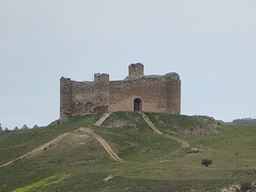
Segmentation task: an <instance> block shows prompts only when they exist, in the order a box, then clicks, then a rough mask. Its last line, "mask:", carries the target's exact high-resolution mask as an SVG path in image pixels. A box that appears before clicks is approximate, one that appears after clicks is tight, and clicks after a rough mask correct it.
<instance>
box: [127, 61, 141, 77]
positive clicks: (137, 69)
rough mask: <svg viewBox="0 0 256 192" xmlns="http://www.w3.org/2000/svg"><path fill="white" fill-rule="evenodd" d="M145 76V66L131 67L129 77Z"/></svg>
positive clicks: (136, 65)
mask: <svg viewBox="0 0 256 192" xmlns="http://www.w3.org/2000/svg"><path fill="white" fill-rule="evenodd" d="M139 75H144V65H143V64H141V63H136V64H131V65H129V76H130V77H133V76H139Z"/></svg>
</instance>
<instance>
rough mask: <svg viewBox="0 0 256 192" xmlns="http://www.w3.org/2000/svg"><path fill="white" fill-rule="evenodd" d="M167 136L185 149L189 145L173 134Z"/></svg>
mask: <svg viewBox="0 0 256 192" xmlns="http://www.w3.org/2000/svg"><path fill="white" fill-rule="evenodd" d="M169 137H170V138H172V139H173V140H176V141H178V142H179V143H180V144H181V147H182V148H183V149H186V148H188V147H190V145H189V144H188V143H187V142H186V141H183V140H181V139H178V138H176V137H173V136H169Z"/></svg>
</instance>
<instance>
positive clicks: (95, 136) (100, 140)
mask: <svg viewBox="0 0 256 192" xmlns="http://www.w3.org/2000/svg"><path fill="white" fill-rule="evenodd" d="M79 130H80V131H84V132H86V133H87V134H89V135H91V136H92V137H94V138H95V139H97V140H98V141H99V142H100V144H101V145H102V146H103V147H104V148H105V150H106V151H107V152H108V153H109V155H110V156H111V157H112V158H113V159H114V160H116V161H119V162H121V161H122V159H121V158H120V157H118V155H117V154H116V153H115V152H114V151H113V150H112V149H111V147H110V146H109V144H108V143H107V142H106V141H105V140H104V139H103V138H102V137H100V136H99V135H97V134H96V133H94V132H93V130H91V129H89V128H84V127H81V128H79Z"/></svg>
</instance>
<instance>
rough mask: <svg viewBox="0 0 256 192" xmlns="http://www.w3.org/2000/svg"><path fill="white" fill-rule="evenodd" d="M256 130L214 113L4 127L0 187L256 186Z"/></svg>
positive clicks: (161, 188)
mask: <svg viewBox="0 0 256 192" xmlns="http://www.w3.org/2000/svg"><path fill="white" fill-rule="evenodd" d="M255 131H256V126H254V125H250V126H242V125H221V124H218V123H216V122H215V121H214V119H213V118H211V117H207V116H184V115H170V114H164V113H148V112H147V113H146V112H145V113H139V112H115V113H111V114H103V113H99V114H94V115H86V116H75V117H73V118H71V119H70V120H68V121H67V122H65V123H63V124H57V123H52V124H50V125H49V126H47V127H38V128H34V129H31V130H22V131H12V132H1V133H0V156H1V159H0V166H1V167H0V178H1V180H0V191H39V190H40V191H216V190H217V191H220V190H221V189H224V188H228V187H229V186H233V188H234V187H235V186H237V188H239V187H240V186H241V185H242V184H243V185H242V186H245V184H247V186H249V185H250V186H252V188H253V183H252V182H253V181H256V171H255V169H256V162H255V157H256V154H255V149H256V140H255ZM194 149H198V152H199V153H191V151H192V152H194V151H193V150H194ZM202 159H212V160H213V164H212V165H210V166H209V167H205V166H202V165H201V160H202ZM248 183H249V184H248Z"/></svg>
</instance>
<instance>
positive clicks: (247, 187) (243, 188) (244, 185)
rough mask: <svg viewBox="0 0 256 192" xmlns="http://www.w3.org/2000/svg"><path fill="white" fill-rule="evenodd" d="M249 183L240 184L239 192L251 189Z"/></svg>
mask: <svg viewBox="0 0 256 192" xmlns="http://www.w3.org/2000/svg"><path fill="white" fill-rule="evenodd" d="M251 185H252V184H251V182H245V183H242V185H241V191H247V190H249V189H251Z"/></svg>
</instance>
